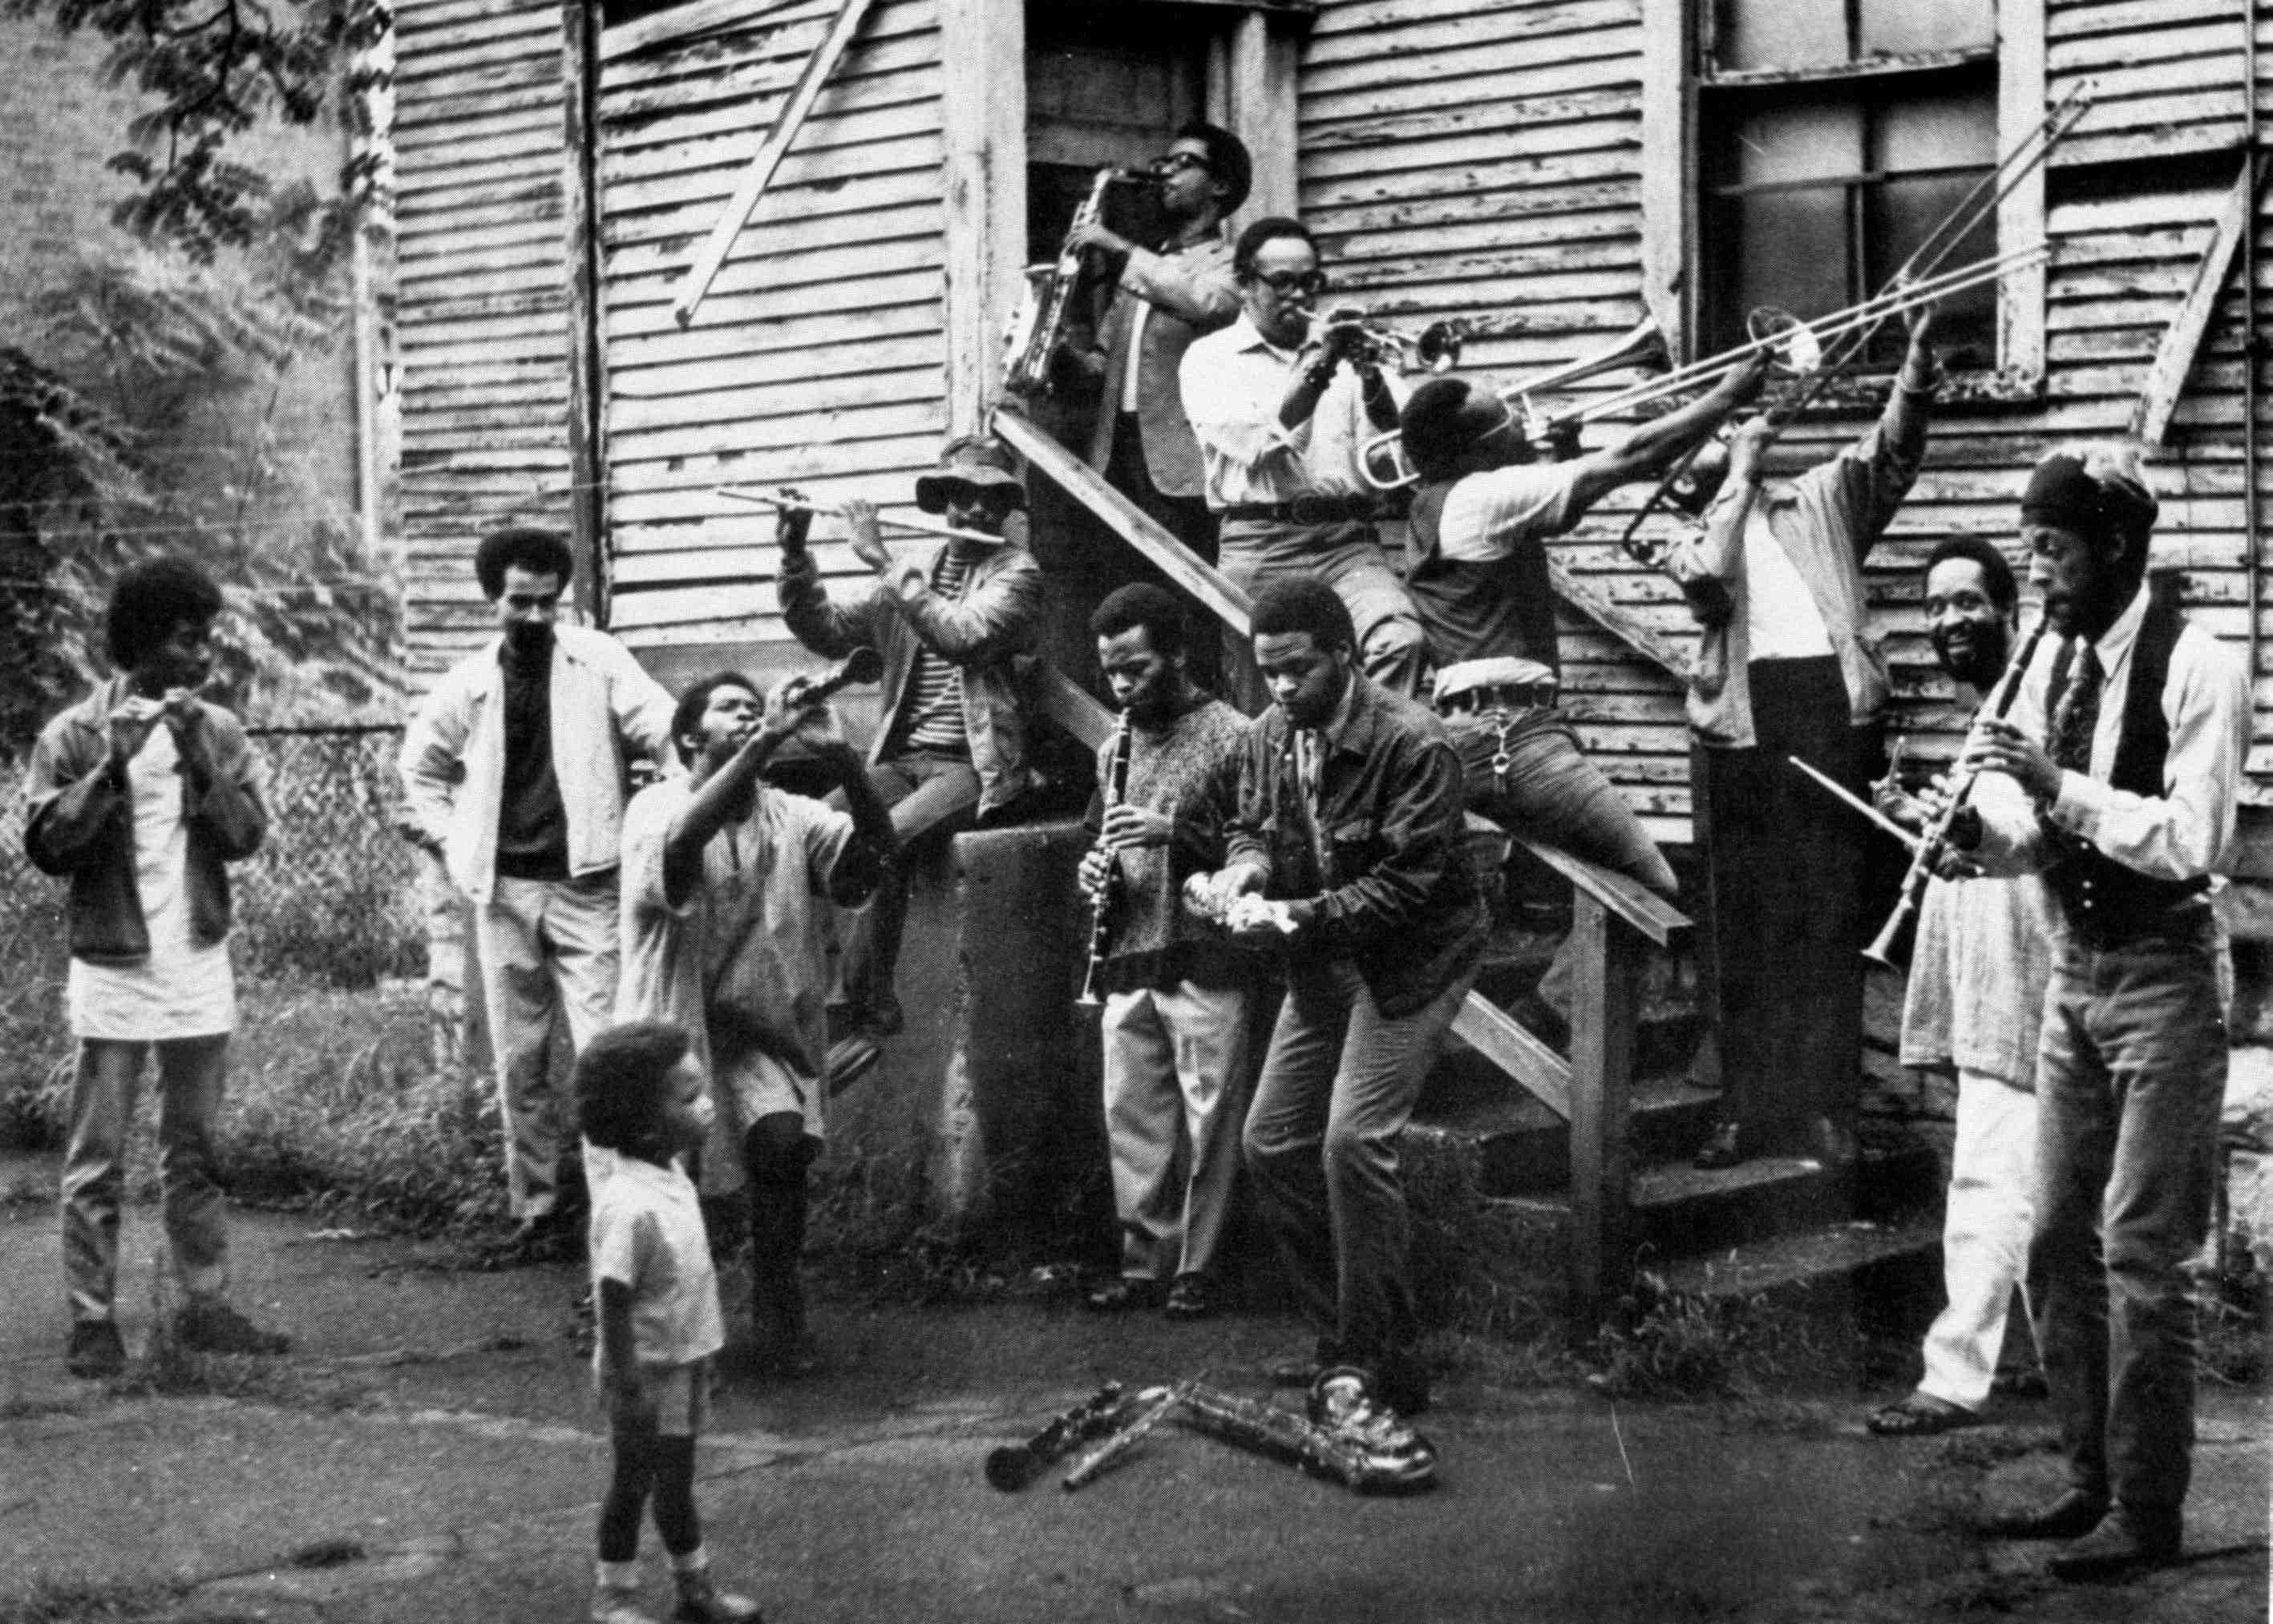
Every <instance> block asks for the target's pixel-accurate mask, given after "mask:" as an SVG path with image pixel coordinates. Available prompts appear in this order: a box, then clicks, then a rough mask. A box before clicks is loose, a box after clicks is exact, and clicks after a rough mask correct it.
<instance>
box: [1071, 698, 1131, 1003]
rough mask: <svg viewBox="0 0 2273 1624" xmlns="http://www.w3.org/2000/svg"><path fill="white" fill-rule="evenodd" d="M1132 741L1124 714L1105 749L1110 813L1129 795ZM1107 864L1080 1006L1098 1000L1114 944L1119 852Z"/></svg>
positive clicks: (1091, 925) (1091, 924)
mask: <svg viewBox="0 0 2273 1624" xmlns="http://www.w3.org/2000/svg"><path fill="white" fill-rule="evenodd" d="M1130 739H1131V735H1130V732H1129V715H1128V713H1127V712H1126V711H1124V712H1122V713H1121V719H1120V720H1119V721H1118V722H1115V723H1114V729H1113V737H1112V740H1111V741H1110V742H1109V743H1108V744H1107V745H1106V749H1107V750H1109V751H1110V752H1112V753H1111V755H1110V756H1109V757H1108V759H1107V760H1106V767H1105V810H1106V812H1111V811H1112V810H1113V809H1114V807H1116V806H1118V805H1121V801H1122V800H1123V799H1124V798H1125V797H1127V796H1128V793H1129V744H1130ZM1098 839H1099V845H1100V846H1102V845H1103V843H1104V836H1103V835H1102V834H1099V837H1098ZM1105 864H1106V867H1105V878H1104V879H1101V880H1099V882H1098V886H1097V895H1096V896H1095V897H1094V898H1092V899H1091V902H1092V904H1093V906H1094V907H1095V909H1096V911H1095V913H1094V914H1093V915H1092V916H1091V919H1090V922H1089V968H1088V969H1086V970H1084V972H1083V973H1082V977H1081V994H1080V996H1079V997H1078V998H1076V999H1075V1000H1074V1001H1075V1002H1076V1003H1077V1004H1091V1005H1093V1004H1095V1003H1096V1002H1097V1001H1098V997H1097V970H1098V966H1099V965H1100V964H1102V963H1103V962H1105V949H1106V947H1107V946H1108V945H1109V944H1110V943H1111V941H1112V939H1113V927H1112V924H1111V918H1112V914H1113V909H1114V904H1116V903H1117V902H1120V900H1121V885H1122V883H1123V880H1122V876H1121V854H1120V853H1119V852H1117V851H1107V852H1106V854H1105Z"/></svg>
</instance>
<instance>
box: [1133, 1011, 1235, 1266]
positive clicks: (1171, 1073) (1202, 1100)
mask: <svg viewBox="0 0 2273 1624" xmlns="http://www.w3.org/2000/svg"><path fill="white" fill-rule="evenodd" d="M1103 1029H1104V1035H1105V1127H1106V1145H1107V1147H1108V1149H1109V1152H1110V1157H1111V1161H1112V1164H1113V1206H1114V1212H1115V1213H1116V1214H1117V1215H1118V1216H1119V1217H1120V1221H1121V1273H1122V1274H1123V1275H1125V1276H1129V1277H1130V1278H1132V1279H1139V1280H1158V1279H1160V1278H1162V1277H1163V1276H1171V1275H1180V1274H1182V1275H1198V1274H1206V1273H1207V1272H1209V1271H1210V1270H1211V1269H1213V1268H1214V1267H1215V1261H1216V1254H1217V1251H1218V1249H1219V1246H1221V1244H1222V1241H1223V1235H1224V1230H1225V1227H1226V1225H1227V1222H1228V1220H1229V1218H1230V1216H1231V1199H1232V1191H1233V1188H1234V1185H1235V1184H1236V1182H1237V1179H1238V1175H1239V1135H1240V1130H1241V1128H1242V1126H1244V1121H1245V1118H1246V1114H1247V1111H1246V1106H1247V993H1246V990H1245V989H1244V988H1240V987H1230V988H1222V987H1203V986H1199V985H1197V984H1193V983H1191V982H1179V983H1177V984H1175V985H1174V986H1170V987H1160V988H1152V987H1144V988H1139V989H1137V990H1136V991H1134V992H1113V993H1108V994H1106V999H1105V1014H1104V1021H1103Z"/></svg>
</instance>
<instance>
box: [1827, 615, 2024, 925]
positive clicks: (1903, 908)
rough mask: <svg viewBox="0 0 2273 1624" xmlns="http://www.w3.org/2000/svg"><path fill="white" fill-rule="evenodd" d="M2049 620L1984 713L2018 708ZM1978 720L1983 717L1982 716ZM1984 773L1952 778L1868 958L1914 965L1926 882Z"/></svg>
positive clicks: (1997, 717)
mask: <svg viewBox="0 0 2273 1624" xmlns="http://www.w3.org/2000/svg"><path fill="white" fill-rule="evenodd" d="M2049 618H2050V617H2048V616H2044V615H2038V616H2037V624H2036V625H2034V626H2032V627H2030V628H2029V635H2028V639H2027V640H2026V641H2024V642H2022V645H2021V652H2020V653H2019V654H2017V655H2014V656H2013V662H2012V664H2010V665H2008V666H2007V667H2006V668H2005V674H2004V676H2003V677H2000V678H1999V681H1998V685H1997V689H1996V692H1995V693H1994V694H1992V696H1991V698H1990V700H1989V702H1988V703H1987V704H1985V705H1984V706H1983V707H1981V713H1980V715H1984V716H1987V717H1988V718H1989V719H1990V720H1991V721H1992V722H1997V721H2002V720H2003V719H2004V715H2005V713H2006V712H2007V711H2008V710H2010V709H2012V708H2013V700H2014V697H2015V696H2017V695H2018V694H2019V693H2020V692H2021V679H2022V677H2023V676H2025V675H2026V674H2027V672H2028V669H2029V664H2030V662H2033V661H2034V660H2035V659H2036V657H2037V644H2039V643H2041V642H2043V641H2044V625H2045V623H2046V621H2047V620H2048V619H2049ZM1975 720H1977V721H1978V720H1979V717H1978V716H1977V717H1976V718H1975ZM1979 776H1980V775H1979V774H1977V773H1966V774H1963V775H1953V776H1952V777H1951V780H1950V784H1949V798H1948V800H1947V803H1945V804H1944V805H1943V807H1942V809H1941V815H1940V816H1939V818H1936V819H1934V820H1933V825H1932V827H1930V828H1929V829H1927V830H1926V831H1925V835H1924V839H1922V840H1920V841H1919V842H1918V843H1917V850H1916V851H1914V852H1912V853H1911V854H1910V866H1909V872H1908V873H1906V874H1904V875H1903V876H1902V891H1901V893H1900V894H1898V895H1897V896H1896V897H1895V899H1894V912H1892V913H1891V914H1888V915H1887V923H1886V924H1885V926H1884V927H1883V928H1881V929H1880V931H1879V934H1878V937H1877V939H1875V940H1873V941H1872V943H1871V945H1870V946H1869V947H1865V948H1864V949H1863V956H1864V958H1866V959H1868V960H1870V961H1871V962H1872V963H1873V964H1881V965H1884V966H1885V967H1886V968H1887V969H1896V970H1898V969H1907V968H1908V962H1909V942H1908V938H1909V934H1910V931H1911V928H1912V927H1913V926H1914V925H1915V924H1917V912H1918V907H1919V904H1920V903H1922V902H1924V899H1925V887H1926V881H1928V880H1930V879H1932V878H1933V876H1934V871H1935V870H1936V869H1938V868H1939V867H1940V866H1941V859H1942V855H1943V854H1944V853H1945V852H1947V850H1948V849H1949V831H1950V828H1951V827H1952V826H1953V825H1954V824H1955V823H1956V821H1957V814H1958V813H1959V812H1962V811H1963V810H1964V807H1965V804H1966V802H1967V801H1969V799H1971V798H1972V795H1973V782H1974V780H1975V779H1976V778H1977V777H1979Z"/></svg>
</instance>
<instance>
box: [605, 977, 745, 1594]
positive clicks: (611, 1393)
mask: <svg viewBox="0 0 2273 1624" xmlns="http://www.w3.org/2000/svg"><path fill="white" fill-rule="evenodd" d="M574 1075H575V1089H576V1104H577V1108H578V1111H579V1112H580V1113H581V1121H582V1123H583V1129H584V1138H585V1141H586V1144H587V1153H586V1154H587V1156H588V1158H589V1160H588V1165H589V1171H590V1179H591V1184H592V1218H591V1233H590V1237H589V1252H590V1256H591V1261H592V1296H593V1300H594V1303H595V1304H596V1308H597V1313H598V1317H599V1339H598V1344H597V1346H596V1348H595V1349H594V1350H593V1360H594V1373H595V1376H596V1380H597V1382H598V1385H599V1388H600V1391H601V1394H602V1396H603V1397H604V1400H605V1402H606V1404H607V1407H608V1425H609V1429H610V1433H611V1441H612V1443H613V1446H614V1467H613V1471H612V1472H611V1476H610V1478H609V1482H608V1494H607V1498H606V1499H605V1500H604V1501H601V1502H600V1529H599V1565H598V1569H597V1574H596V1584H595V1587H594V1589H593V1592H592V1619H593V1624H653V1620H651V1619H650V1618H649V1615H648V1614H647V1613H643V1612H641V1610H640V1605H639V1525H640V1514H641V1511H642V1510H643V1509H644V1508H646V1506H647V1503H648V1500H649V1495H650V1494H652V1496H653V1498H654V1501H655V1525H656V1531H657V1532H659V1533H660V1534H661V1535H662V1536H663V1545H664V1550H665V1551H666V1552H668V1553H670V1556H671V1573H672V1575H673V1576H674V1577H675V1578H676V1579H677V1580H678V1582H679V1607H678V1610H677V1611H676V1612H675V1613H673V1614H672V1615H671V1616H672V1617H673V1618H674V1619H675V1620H681V1621H682V1624H738V1621H739V1620H756V1619H757V1618H758V1616H759V1615H758V1608H757V1605H756V1604H755V1603H754V1602H752V1601H750V1600H749V1599H748V1598H745V1597H740V1596H734V1595H730V1594H726V1593H724V1592H721V1591H719V1590H716V1589H715V1588H713V1586H712V1585H711V1583H710V1556H709V1552H708V1551H707V1550H705V1549H704V1547H703V1544H702V1525H701V1519H700V1518H699V1517H698V1516H697V1515H696V1513H695V1509H694V1439H695V1435H696V1434H697V1433H700V1432H701V1430H702V1422H703V1419H704V1418H705V1416H706V1415H707V1414H708V1412H709V1407H710V1359H711V1356H712V1355H713V1354H715V1353H716V1352H717V1351H718V1350H719V1349H720V1348H721V1347H723V1346H724V1344H725V1341H726V1335H725V1323H724V1319H723V1318H722V1317H721V1315H720V1313H719V1310H718V1279H717V1276H716V1273H714V1272H713V1270H712V1269H711V1264H710V1242H709V1236H708V1234H707V1233H706V1232H705V1231H704V1230H703V1226H702V1209H701V1203H700V1202H699V1201H697V1199H696V1197H695V1194H694V1183H693V1181H692V1180H690V1179H688V1178H687V1176H686V1173H685V1172H684V1171H681V1170H680V1168H679V1156H680V1155H682V1154H690V1155H691V1154H693V1153H694V1152H695V1151H698V1150H699V1149H701V1145H702V1141H703V1140H704V1138H705V1137H706V1136H707V1135H708V1134H709V1132H710V1123H711V1116H712V1109H713V1108H712V1106H711V1104H710V1083H709V1078H708V1077H706V1076H705V1075H704V1074H703V1071H702V1068H701V1066H699V1065H698V1064H696V1062H695V1060H694V1055H693V1053H692V1052H691V1045H690V1044H689V1043H688V1040H687V1036H686V1032H685V1031H684V1030H682V1029H680V1028H679V1027H675V1026H671V1025H668V1024H666V1023H664V1022H653V1021H643V1022H633V1023H631V1024H630V1025H627V1026H619V1027H616V1028H614V1029H611V1030H609V1031H606V1032H604V1033H602V1034H601V1035H600V1036H599V1037H596V1038H594V1039H593V1040H592V1042H591V1043H590V1044H587V1045H586V1046H585V1049H584V1051H583V1053H582V1054H581V1055H579V1056H578V1057H577V1059H576V1068H575V1074H574Z"/></svg>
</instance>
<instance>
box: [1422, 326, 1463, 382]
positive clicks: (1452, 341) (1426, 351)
mask: <svg viewBox="0 0 2273 1624" xmlns="http://www.w3.org/2000/svg"><path fill="white" fill-rule="evenodd" d="M1465 343H1467V334H1466V333H1463V332H1461V331H1460V329H1459V326H1456V325H1454V324H1453V323H1452V322H1449V321H1432V322H1430V323H1429V325H1428V326H1425V327H1423V328H1422V329H1421V336H1420V337H1419V338H1418V339H1416V340H1415V341H1414V345H1413V350H1414V355H1417V356H1418V357H1419V358H1420V362H1421V364H1422V366H1423V367H1425V368H1427V369H1428V370H1429V371H1431V372H1449V371H1451V370H1452V369H1453V368H1454V367H1456V366H1458V365H1459V364H1460V348H1461V346H1462V345H1464V344H1465Z"/></svg>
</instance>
